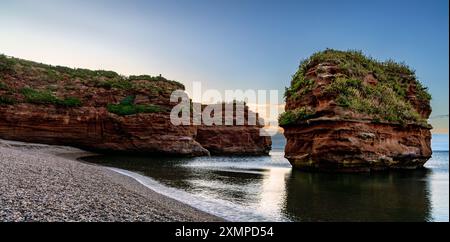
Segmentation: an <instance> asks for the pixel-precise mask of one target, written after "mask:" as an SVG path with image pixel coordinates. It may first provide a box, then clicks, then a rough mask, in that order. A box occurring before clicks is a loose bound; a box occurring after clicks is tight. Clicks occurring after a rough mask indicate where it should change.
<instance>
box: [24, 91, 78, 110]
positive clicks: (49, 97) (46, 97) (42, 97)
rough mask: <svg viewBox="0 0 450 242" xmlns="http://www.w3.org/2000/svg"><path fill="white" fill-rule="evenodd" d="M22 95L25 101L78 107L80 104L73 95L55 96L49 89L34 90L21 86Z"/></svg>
mask: <svg viewBox="0 0 450 242" xmlns="http://www.w3.org/2000/svg"><path fill="white" fill-rule="evenodd" d="M21 93H22V95H23V96H24V97H25V101H26V102H28V103H34V104H53V105H59V106H64V107H78V106H81V101H80V100H79V99H78V98H75V97H68V98H65V99H60V98H57V97H56V96H54V95H53V93H52V92H50V91H46V90H45V91H42V90H35V89H32V88H22V90H21Z"/></svg>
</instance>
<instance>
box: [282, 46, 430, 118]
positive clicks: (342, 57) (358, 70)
mask: <svg viewBox="0 0 450 242" xmlns="http://www.w3.org/2000/svg"><path fill="white" fill-rule="evenodd" d="M319 64H321V65H319ZM327 65H330V66H334V68H337V70H336V74H335V73H331V74H333V77H332V82H331V84H329V85H328V86H325V87H324V88H323V89H322V91H323V92H324V93H323V94H324V95H330V96H333V97H334V98H335V100H336V103H337V104H338V105H339V106H341V107H343V108H345V109H349V110H352V111H354V112H356V113H361V114H367V115H369V116H370V117H372V118H373V119H374V120H385V121H389V122H396V123H408V122H418V123H426V120H423V119H422V118H421V117H420V115H419V114H418V112H417V110H415V109H414V107H413V106H412V105H411V103H410V101H409V100H408V98H409V97H407V94H408V88H410V86H411V85H413V87H415V88H414V89H415V96H416V98H417V100H418V101H419V102H423V103H429V101H430V99H431V95H430V94H429V93H428V91H427V88H426V87H424V86H423V85H422V84H421V83H420V82H419V81H418V80H417V77H416V76H415V72H414V70H412V69H411V68H409V67H408V66H407V65H405V64H404V63H397V62H395V61H393V60H388V61H384V62H380V61H377V60H375V59H373V58H371V57H367V56H365V55H364V54H363V53H362V52H360V51H353V50H350V51H338V50H332V49H327V50H325V51H320V52H317V53H315V54H313V55H312V56H311V57H309V58H308V59H305V60H303V61H301V63H300V66H299V69H298V71H297V72H296V73H295V74H294V75H293V77H292V81H291V86H290V87H289V88H287V89H286V92H285V97H286V100H287V101H288V102H289V101H292V100H298V99H301V98H302V97H304V95H306V94H309V93H310V92H311V90H313V89H314V88H316V87H317V86H316V83H315V81H314V80H313V79H312V78H314V76H312V77H311V76H309V75H307V72H308V71H311V70H314V69H313V68H316V69H315V71H316V72H315V74H316V75H320V74H322V73H325V72H327V70H326V69H325V68H326V67H324V66H327ZM369 74H372V75H373V76H374V77H375V78H376V80H377V83H376V84H375V85H370V84H367V83H364V82H363V80H364V78H365V77H366V76H367V75H369ZM295 113H296V112H295V111H294V112H293V111H287V112H286V113H285V114H282V115H281V116H280V119H279V123H280V124H281V125H286V124H289V123H293V122H296V121H297V120H298V119H301V118H303V117H302V115H294V114H295ZM300 113H301V112H300ZM297 117H298V118H297Z"/></svg>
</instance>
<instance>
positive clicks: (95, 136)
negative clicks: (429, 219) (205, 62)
mask: <svg viewBox="0 0 450 242" xmlns="http://www.w3.org/2000/svg"><path fill="white" fill-rule="evenodd" d="M178 89H181V90H184V86H183V85H182V84H180V83H178V82H175V81H170V80H167V79H165V78H163V77H161V76H158V77H151V76H147V75H142V76H130V77H123V76H120V75H118V74H117V73H115V72H111V71H91V70H85V69H71V68H67V67H60V66H56V67H55V66H49V65H44V64H39V63H34V62H30V61H26V60H21V59H16V58H10V57H6V56H2V55H0V138H2V139H10V140H18V141H24V142H34V143H45V144H57V145H69V146H75V147H80V148H84V149H89V150H95V151H102V152H130V153H156V154H169V155H183V156H200V155H209V154H210V151H209V150H208V149H211V153H214V154H252V155H262V154H267V150H268V149H270V145H269V146H267V142H268V141H267V139H269V141H270V138H261V137H259V135H254V134H255V133H256V130H259V127H260V126H246V127H228V126H222V127H220V126H217V127H208V128H202V127H201V128H199V127H198V126H194V125H183V126H174V125H172V124H171V122H170V110H171V109H172V107H173V106H174V105H176V104H177V103H171V102H170V95H171V93H172V92H173V91H174V90H178ZM206 129H207V130H208V131H207V132H205V130H206ZM233 134H234V135H233ZM240 136H243V137H244V136H245V138H246V139H245V140H240V139H238V138H237V137H240ZM231 137H233V138H231ZM231 141H233V142H231ZM261 147H264V148H261Z"/></svg>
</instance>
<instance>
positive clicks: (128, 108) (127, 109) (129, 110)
mask: <svg viewBox="0 0 450 242" xmlns="http://www.w3.org/2000/svg"><path fill="white" fill-rule="evenodd" d="M135 98H136V97H135V96H128V97H126V98H124V99H123V100H122V101H121V102H120V103H119V104H108V106H107V109H108V111H109V112H110V113H114V114H117V115H120V116H126V115H133V114H138V113H159V112H162V111H163V109H162V108H161V107H160V106H158V105H153V104H134V100H135Z"/></svg>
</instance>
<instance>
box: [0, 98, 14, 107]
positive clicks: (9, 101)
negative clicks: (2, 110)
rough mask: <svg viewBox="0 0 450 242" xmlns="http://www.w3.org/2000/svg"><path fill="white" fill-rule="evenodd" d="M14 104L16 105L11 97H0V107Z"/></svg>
mask: <svg viewBox="0 0 450 242" xmlns="http://www.w3.org/2000/svg"><path fill="white" fill-rule="evenodd" d="M15 103H16V101H15V100H14V99H12V98H11V97H7V96H0V106H3V105H12V104H15Z"/></svg>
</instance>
